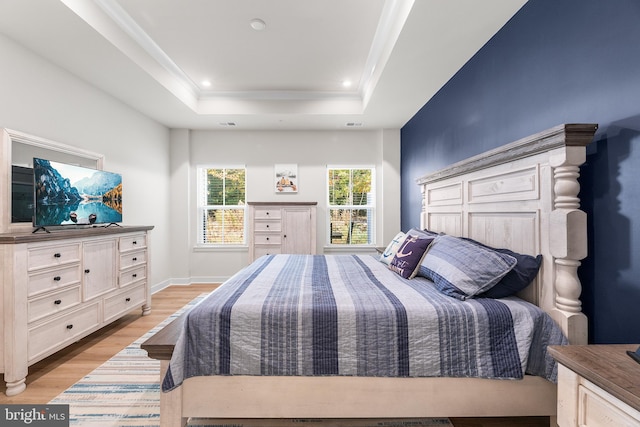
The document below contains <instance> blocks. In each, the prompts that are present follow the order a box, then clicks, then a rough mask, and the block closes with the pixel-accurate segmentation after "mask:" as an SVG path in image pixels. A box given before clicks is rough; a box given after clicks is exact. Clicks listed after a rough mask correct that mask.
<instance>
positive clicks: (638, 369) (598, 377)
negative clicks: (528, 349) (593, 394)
mask: <svg viewBox="0 0 640 427" xmlns="http://www.w3.org/2000/svg"><path fill="white" fill-rule="evenodd" d="M637 348H638V344H612V345H601V344H598V345H567V346H549V353H551V355H552V356H553V358H554V359H556V360H557V361H558V363H561V364H562V365H564V366H566V367H567V368H569V369H571V370H572V371H573V372H575V373H576V374H578V375H580V376H581V377H583V378H585V379H587V380H589V381H591V382H592V383H594V384H595V385H597V386H598V387H600V388H601V389H603V390H605V391H606V392H608V393H609V394H611V395H613V396H615V397H617V398H618V399H620V400H621V401H623V402H624V403H626V404H627V405H629V406H631V407H632V408H634V409H636V410H638V411H640V363H637V362H636V361H635V360H633V359H632V358H631V357H629V355H628V354H627V350H630V351H635V350H636V349H637Z"/></svg>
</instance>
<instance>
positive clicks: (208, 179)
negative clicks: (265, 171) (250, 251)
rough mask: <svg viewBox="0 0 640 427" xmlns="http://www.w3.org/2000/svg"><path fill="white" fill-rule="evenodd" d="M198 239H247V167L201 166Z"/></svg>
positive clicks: (225, 241)
mask: <svg viewBox="0 0 640 427" xmlns="http://www.w3.org/2000/svg"><path fill="white" fill-rule="evenodd" d="M197 174H198V178H197V188H198V190H197V191H198V221H199V227H198V230H199V232H198V243H200V244H211V245H239V244H244V243H245V206H246V203H245V202H246V197H245V195H246V169H245V168H244V167H202V166H201V167H198V170H197Z"/></svg>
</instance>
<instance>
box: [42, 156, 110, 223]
mask: <svg viewBox="0 0 640 427" xmlns="http://www.w3.org/2000/svg"><path fill="white" fill-rule="evenodd" d="M33 193H34V215H33V226H34V227H39V228H40V227H50V226H59V225H74V224H75V225H82V224H92V225H95V224H117V223H119V222H122V176H121V175H120V174H118V173H113V172H107V171H102V170H97V169H91V168H87V167H83V166H76V165H71V164H66V163H59V162H53V161H50V160H45V159H39V158H34V159H33Z"/></svg>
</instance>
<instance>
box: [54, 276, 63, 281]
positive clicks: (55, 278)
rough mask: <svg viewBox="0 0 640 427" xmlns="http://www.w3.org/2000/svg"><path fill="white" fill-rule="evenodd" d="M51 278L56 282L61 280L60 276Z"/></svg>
mask: <svg viewBox="0 0 640 427" xmlns="http://www.w3.org/2000/svg"><path fill="white" fill-rule="evenodd" d="M53 280H55V281H56V282H59V281H60V280H62V277H60V276H56V277H54V278H53Z"/></svg>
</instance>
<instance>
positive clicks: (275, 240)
mask: <svg viewBox="0 0 640 427" xmlns="http://www.w3.org/2000/svg"><path fill="white" fill-rule="evenodd" d="M253 240H254V243H255V244H256V245H279V244H280V243H281V240H282V239H281V237H280V234H256V235H255V236H254V239H253Z"/></svg>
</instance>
